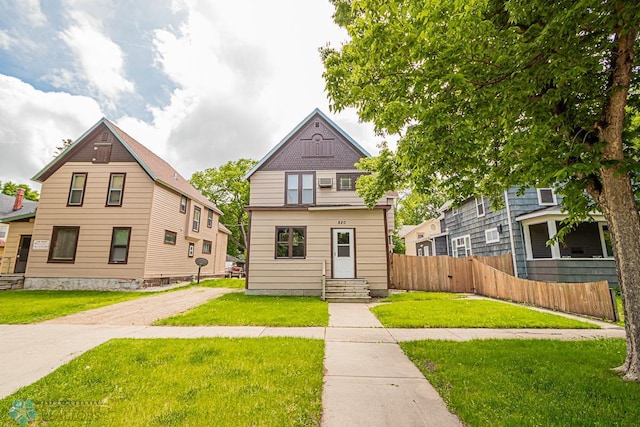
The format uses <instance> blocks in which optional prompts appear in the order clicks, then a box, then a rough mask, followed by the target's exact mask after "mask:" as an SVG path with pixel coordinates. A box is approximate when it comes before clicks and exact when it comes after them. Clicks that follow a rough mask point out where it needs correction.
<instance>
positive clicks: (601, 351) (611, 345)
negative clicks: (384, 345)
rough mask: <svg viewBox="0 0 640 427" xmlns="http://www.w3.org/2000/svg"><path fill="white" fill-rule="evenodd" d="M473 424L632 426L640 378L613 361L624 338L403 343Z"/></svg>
mask: <svg viewBox="0 0 640 427" xmlns="http://www.w3.org/2000/svg"><path fill="white" fill-rule="evenodd" d="M400 345H401V347H402V348H403V350H404V351H405V353H406V354H407V355H408V356H409V358H410V359H411V360H412V361H413V363H415V364H416V366H417V367H418V368H419V369H420V370H421V371H422V372H423V373H424V375H425V376H426V377H427V379H428V380H429V381H430V382H431V383H432V384H433V385H434V387H435V388H436V389H437V390H438V392H439V393H440V395H441V396H442V397H443V398H444V400H445V402H446V403H447V406H448V407H449V409H451V410H452V411H453V412H455V413H457V414H458V416H459V417H460V418H461V419H462V421H463V422H464V424H465V425H468V426H488V425H490V426H587V425H588V426H613V425H618V426H633V425H638V420H640V405H639V404H638V402H639V401H640V400H639V397H638V396H640V384H638V383H630V382H624V381H622V380H621V379H620V378H619V377H618V376H617V374H616V373H615V372H613V371H612V369H611V368H612V367H615V366H618V365H621V364H622V362H623V361H624V357H625V341H624V340H619V339H615V340H613V339H612V340H595V341H546V340H481V341H469V342H463V343H456V342H447V341H413V342H405V343H401V344H400Z"/></svg>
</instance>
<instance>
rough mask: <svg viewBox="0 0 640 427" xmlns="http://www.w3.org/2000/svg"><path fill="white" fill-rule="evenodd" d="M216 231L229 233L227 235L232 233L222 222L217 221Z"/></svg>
mask: <svg viewBox="0 0 640 427" xmlns="http://www.w3.org/2000/svg"><path fill="white" fill-rule="evenodd" d="M218 231H222V232H223V233H225V234H229V235H231V234H233V233H231V230H229V229H228V228H227V227H225V226H224V224H220V223H218Z"/></svg>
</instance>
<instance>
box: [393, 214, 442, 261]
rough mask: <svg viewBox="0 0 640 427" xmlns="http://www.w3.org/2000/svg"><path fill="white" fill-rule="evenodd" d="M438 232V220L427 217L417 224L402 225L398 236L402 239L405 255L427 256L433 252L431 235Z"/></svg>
mask: <svg viewBox="0 0 640 427" xmlns="http://www.w3.org/2000/svg"><path fill="white" fill-rule="evenodd" d="M436 234H440V220H439V219H428V220H426V221H424V222H422V223H421V224H418V225H404V226H402V229H401V230H400V233H399V237H400V238H401V239H404V244H405V248H406V249H405V255H413V256H416V255H417V256H429V255H434V254H435V247H434V245H433V244H434V242H433V239H432V238H431V236H433V235H436Z"/></svg>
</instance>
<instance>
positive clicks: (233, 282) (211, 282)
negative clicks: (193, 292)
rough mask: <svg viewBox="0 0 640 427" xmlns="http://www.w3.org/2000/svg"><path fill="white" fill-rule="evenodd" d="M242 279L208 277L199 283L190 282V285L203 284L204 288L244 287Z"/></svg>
mask: <svg viewBox="0 0 640 427" xmlns="http://www.w3.org/2000/svg"><path fill="white" fill-rule="evenodd" d="M244 283H245V282H244V279H208V280H201V281H200V283H199V284H198V283H195V282H192V283H191V286H204V287H206V288H232V289H244Z"/></svg>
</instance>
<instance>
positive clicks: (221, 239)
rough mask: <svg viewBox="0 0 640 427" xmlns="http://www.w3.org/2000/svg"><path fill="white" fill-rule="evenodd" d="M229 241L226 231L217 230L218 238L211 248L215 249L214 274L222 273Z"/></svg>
mask: <svg viewBox="0 0 640 427" xmlns="http://www.w3.org/2000/svg"><path fill="white" fill-rule="evenodd" d="M228 241H229V236H228V235H227V233H223V232H222V231H218V239H217V241H216V242H215V244H216V245H215V246H214V247H213V250H214V251H215V255H216V256H215V258H214V262H215V274H216V275H224V272H225V271H224V266H225V262H226V261H227V242H228Z"/></svg>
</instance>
